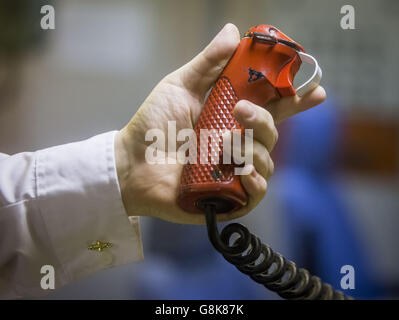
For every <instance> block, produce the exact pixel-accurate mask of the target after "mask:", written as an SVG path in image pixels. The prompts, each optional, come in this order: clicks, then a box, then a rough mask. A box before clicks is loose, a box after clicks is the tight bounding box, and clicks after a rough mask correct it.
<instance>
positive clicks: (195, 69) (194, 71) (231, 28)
mask: <svg viewBox="0 0 399 320" xmlns="http://www.w3.org/2000/svg"><path fill="white" fill-rule="evenodd" d="M239 43H240V33H239V31H238V29H237V27H236V26H235V25H234V24H231V23H228V24H226V25H225V26H224V27H223V29H222V30H221V31H220V32H219V33H218V34H217V35H216V37H215V38H214V39H213V40H212V41H211V43H210V44H209V45H208V46H207V47H206V48H205V49H204V50H203V51H202V52H200V53H199V54H198V55H197V56H196V57H195V58H194V59H192V60H191V61H190V62H188V63H187V64H185V65H184V66H183V67H181V68H180V69H178V70H177V71H176V72H175V74H174V75H173V76H176V77H178V79H177V80H179V82H180V83H181V84H182V85H183V86H184V87H185V88H187V89H188V90H190V91H192V92H194V93H196V94H199V95H200V96H205V94H206V92H207V91H208V90H209V88H210V87H211V86H212V85H213V83H214V82H215V80H216V79H217V77H218V76H219V74H220V73H221V72H222V70H223V69H224V67H225V66H226V64H227V62H228V61H229V60H230V58H231V56H232V55H233V53H234V51H235V50H236V48H237V46H238V44H239Z"/></svg>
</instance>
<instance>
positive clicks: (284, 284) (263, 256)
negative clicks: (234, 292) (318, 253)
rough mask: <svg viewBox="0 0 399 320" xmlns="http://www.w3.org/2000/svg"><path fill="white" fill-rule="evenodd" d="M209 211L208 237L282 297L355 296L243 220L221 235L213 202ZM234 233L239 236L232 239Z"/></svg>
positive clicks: (240, 268)
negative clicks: (262, 238) (276, 247)
mask: <svg viewBox="0 0 399 320" xmlns="http://www.w3.org/2000/svg"><path fill="white" fill-rule="evenodd" d="M205 214H206V224H207V228H208V237H209V240H210V241H211V243H212V245H213V246H214V247H215V249H216V250H217V251H219V252H220V253H221V254H222V255H223V257H224V258H225V259H226V260H227V261H228V262H230V263H232V264H233V265H235V266H236V267H237V269H238V270H240V271H241V272H243V273H245V274H247V275H248V276H250V277H251V278H252V279H253V280H254V281H256V282H258V283H260V284H262V285H264V286H265V287H266V288H267V289H269V290H272V291H274V292H276V293H277V294H278V295H279V296H280V297H282V298H284V299H290V300H294V299H295V300H301V299H306V300H352V299H353V298H352V297H348V296H345V295H344V293H343V292H342V291H337V290H334V289H333V288H332V286H331V285H329V284H327V283H324V282H322V281H321V280H320V278H318V277H316V276H312V275H310V273H309V271H308V270H306V269H303V268H298V267H297V266H296V264H295V263H294V262H292V261H289V260H287V259H285V258H284V257H283V256H282V255H281V254H279V253H277V252H274V251H273V250H272V249H271V248H270V247H269V246H268V245H266V244H264V243H262V242H261V241H260V240H259V238H258V237H257V236H255V235H253V234H252V233H250V232H249V231H248V229H247V228H246V227H244V226H243V225H241V224H239V223H232V224H229V225H227V226H226V227H225V228H224V229H223V230H222V232H221V234H220V235H219V231H218V229H217V223H216V212H215V207H214V206H213V205H205ZM234 234H238V235H239V237H238V238H237V239H235V240H233V241H232V237H233V235H234ZM231 242H232V243H231ZM230 243H231V244H230Z"/></svg>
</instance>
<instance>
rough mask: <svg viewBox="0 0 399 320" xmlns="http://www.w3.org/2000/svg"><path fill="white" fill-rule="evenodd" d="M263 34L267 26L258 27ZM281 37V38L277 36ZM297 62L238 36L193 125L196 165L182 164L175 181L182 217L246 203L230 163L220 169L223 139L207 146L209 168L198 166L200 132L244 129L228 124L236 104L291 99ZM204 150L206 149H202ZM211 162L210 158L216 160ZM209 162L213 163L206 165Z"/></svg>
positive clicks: (286, 52) (293, 54)
mask: <svg viewBox="0 0 399 320" xmlns="http://www.w3.org/2000/svg"><path fill="white" fill-rule="evenodd" d="M257 28H258V29H259V28H260V29H262V30H263V29H265V30H269V28H270V26H266V25H265V26H258V27H257ZM279 34H282V33H279ZM300 65H301V60H300V58H299V56H298V54H297V51H295V50H294V49H293V48H291V47H289V46H286V45H284V44H280V43H277V44H273V45H267V44H263V43H259V42H256V41H253V40H252V39H250V38H248V37H244V38H243V39H242V40H241V42H240V44H239V46H238V48H237V50H236V52H235V53H234V55H233V57H232V58H231V59H230V61H229V63H228V64H227V66H226V67H225V69H224V70H223V72H222V74H221V75H220V76H219V78H218V80H217V81H216V83H215V85H214V86H213V88H212V90H211V92H210V94H209V96H208V98H207V100H206V102H205V105H204V108H203V110H202V112H201V114H200V116H199V119H198V122H197V124H196V126H195V129H194V131H195V134H196V137H197V162H196V163H195V164H185V165H184V167H183V172H182V176H181V188H180V195H179V198H178V205H179V206H180V207H181V208H182V209H183V210H185V211H188V212H196V213H202V212H203V209H204V208H203V205H204V203H209V202H211V203H212V204H213V205H214V207H215V210H216V213H228V212H232V211H235V210H238V209H240V208H241V207H243V206H245V205H246V204H247V202H248V196H247V194H246V192H245V190H244V189H243V187H242V186H241V183H240V177H239V176H238V175H235V174H234V173H235V172H234V169H235V167H236V165H235V164H223V163H222V162H223V140H222V139H221V138H220V139H218V143H217V144H212V143H209V142H208V144H207V148H208V154H209V159H210V161H209V164H204V163H201V161H200V160H201V159H200V157H201V143H200V140H201V139H200V134H201V131H200V130H201V129H208V130H209V129H216V130H217V131H219V132H222V131H224V130H226V129H227V130H232V129H241V130H243V129H244V128H243V127H242V126H241V125H240V124H239V123H238V122H237V121H236V120H235V119H234V116H233V109H234V106H235V104H236V103H237V102H238V101H239V100H242V99H246V100H249V101H251V102H253V103H255V104H257V105H260V106H263V107H265V106H266V104H267V103H270V102H271V101H272V100H275V99H279V98H281V97H282V96H289V95H295V89H294V87H293V85H292V82H293V78H294V76H295V74H296V72H297V71H298V69H299V67H300ZM205 148H206V144H205ZM217 155H218V159H217V161H215V162H216V163H214V162H212V161H211V160H212V159H215V160H216V158H215V157H216V156H217ZM212 163H214V164H212Z"/></svg>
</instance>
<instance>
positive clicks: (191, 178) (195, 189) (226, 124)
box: [179, 76, 247, 212]
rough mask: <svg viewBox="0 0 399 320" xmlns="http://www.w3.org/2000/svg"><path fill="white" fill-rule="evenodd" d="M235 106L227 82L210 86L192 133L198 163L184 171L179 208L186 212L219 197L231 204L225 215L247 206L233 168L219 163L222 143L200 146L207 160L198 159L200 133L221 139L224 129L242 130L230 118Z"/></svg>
mask: <svg viewBox="0 0 399 320" xmlns="http://www.w3.org/2000/svg"><path fill="white" fill-rule="evenodd" d="M237 102H238V97H237V95H236V94H235V92H234V89H233V87H232V85H231V83H230V81H229V79H228V78H227V77H225V76H222V77H220V78H219V79H218V81H217V82H216V84H215V85H214V86H213V88H212V90H211V92H210V94H209V96H208V99H207V101H206V103H205V105H204V108H203V110H202V112H201V114H200V116H199V119H198V122H197V124H196V127H195V129H194V130H195V134H196V136H197V162H196V164H189V165H185V166H184V167H183V173H182V178H181V194H180V198H179V204H180V206H181V207H182V208H184V209H185V210H187V211H191V212H197V211H198V209H197V208H196V205H198V203H197V201H198V200H201V199H206V198H215V197H219V198H220V197H221V198H225V199H226V200H227V199H230V200H232V202H231V206H230V207H227V208H226V209H225V210H226V211H232V210H234V209H237V207H239V206H243V205H245V204H246V202H247V195H246V193H245V191H244V190H243V188H242V186H241V184H240V181H239V176H237V175H234V168H235V165H234V164H223V163H222V161H223V144H222V143H223V141H222V139H218V140H219V141H218V142H216V143H212V141H209V143H207V144H206V145H204V146H202V147H206V148H208V153H207V154H208V159H201V154H203V153H201V144H200V139H201V138H200V137H201V131H200V130H201V129H208V130H209V129H216V130H217V132H218V133H220V135H221V133H222V132H223V131H224V130H225V129H227V130H232V129H243V128H242V126H240V124H239V123H238V122H237V121H236V120H235V119H234V117H233V108H234V106H235V104H236V103H237ZM201 160H202V161H201ZM204 160H205V161H206V160H208V161H207V162H208V163H209V164H203V162H204ZM213 163H215V164H213ZM234 202H235V203H234ZM222 211H223V210H222ZM198 212H199V211H198Z"/></svg>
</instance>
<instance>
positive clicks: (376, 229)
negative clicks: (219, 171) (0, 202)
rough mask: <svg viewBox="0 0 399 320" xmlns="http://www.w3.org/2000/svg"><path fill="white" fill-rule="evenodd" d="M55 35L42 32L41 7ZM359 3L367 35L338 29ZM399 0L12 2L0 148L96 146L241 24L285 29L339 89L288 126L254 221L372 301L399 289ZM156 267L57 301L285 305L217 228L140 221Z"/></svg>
mask: <svg viewBox="0 0 399 320" xmlns="http://www.w3.org/2000/svg"><path fill="white" fill-rule="evenodd" d="M45 4H51V5H53V6H54V8H55V30H42V29H40V19H41V17H42V16H43V15H42V14H40V8H41V6H42V5H45ZM345 4H351V5H353V6H354V8H355V27H356V29H355V30H343V29H342V28H341V27H340V20H341V18H342V14H341V13H340V10H341V7H342V6H343V5H345ZM398 17H399V3H398V2H397V1H395V0H380V1H375V0H374V1H373V0H362V1H355V0H350V1H338V0H337V1H327V0H323V1H320V0H302V1H287V0H286V1H283V0H278V1H277V0H275V1H272V0H263V1H261V0H247V1H232V0H219V1H211V0H202V1H188V0H186V1H180V0H179V1H178V0H168V1H162V0H149V1H139V0H130V1H128V0H114V1H105V0H97V1H90V0H68V1H51V0H47V1H44V0H0V151H1V152H4V153H9V154H13V153H17V152H22V151H34V150H37V149H41V148H45V147H48V146H53V145H58V144H63V143H67V142H72V141H78V140H83V139H86V138H88V137H90V136H93V135H96V134H98V133H102V132H106V131H109V130H114V129H119V128H121V127H122V126H124V125H125V124H126V122H127V121H128V120H129V119H130V118H131V116H132V115H133V114H134V113H135V112H136V110H137V109H138V108H139V106H140V104H141V103H142V101H143V100H144V99H145V97H146V96H147V95H148V94H149V93H150V91H151V90H152V88H153V87H154V86H155V85H156V84H157V82H158V81H159V80H161V79H162V77H163V76H165V75H166V74H168V73H169V72H171V71H173V70H175V69H176V68H178V67H179V66H181V65H182V64H184V63H185V62H187V61H188V60H190V59H191V58H192V57H193V56H195V55H196V54H197V53H198V52H199V51H200V50H202V49H203V48H204V47H205V46H206V45H207V43H208V42H209V41H210V40H211V39H212V38H213V36H214V35H216V34H217V32H218V31H219V30H220V29H221V28H222V27H223V25H224V24H225V23H227V22H232V23H234V24H235V25H237V27H238V28H239V29H240V32H241V34H242V35H243V34H244V32H245V31H246V30H247V29H249V27H250V26H252V25H256V24H271V25H274V26H276V27H278V28H280V29H281V30H282V31H283V32H285V33H286V34H288V35H289V36H291V37H292V38H293V39H295V40H296V41H298V42H299V43H300V44H302V45H303V46H304V47H305V48H306V50H307V52H309V53H311V54H312V55H314V56H315V57H317V59H318V61H319V63H320V65H321V66H322V69H323V79H322V85H323V86H324V87H325V89H326V91H327V95H328V98H327V100H326V102H325V103H323V104H322V105H321V106H319V107H317V108H315V109H312V110H310V111H307V112H305V113H303V114H301V115H298V116H295V117H293V118H292V119H290V120H288V121H286V122H285V123H284V124H282V125H281V126H280V140H279V143H278V147H277V148H276V149H275V151H273V152H274V155H273V156H274V159H275V166H276V170H275V175H274V176H273V177H272V179H271V180H270V182H269V189H268V193H267V196H266V198H265V199H264V200H263V201H262V203H261V205H260V206H259V207H258V208H257V209H256V210H254V211H253V212H252V213H251V214H249V215H248V216H247V217H245V218H244V219H241V220H240V222H243V223H244V224H246V225H247V226H248V227H249V229H250V230H251V231H252V232H254V233H255V234H257V235H258V236H259V237H260V238H261V239H262V240H263V241H264V242H266V243H268V244H270V245H271V246H272V247H273V248H274V249H275V250H276V251H279V252H281V253H283V254H284V255H286V256H287V257H288V258H290V259H293V260H294V261H296V262H297V264H298V265H300V266H302V267H306V268H309V269H310V270H311V271H312V272H314V273H315V274H317V275H318V276H320V277H321V278H322V279H323V280H325V281H327V282H330V283H331V284H333V285H334V286H335V287H336V288H340V279H341V277H342V276H343V274H340V269H341V267H342V266H343V265H347V264H349V265H352V266H353V267H354V268H355V289H354V290H346V293H347V294H349V295H352V296H354V297H358V298H367V299H380V298H388V299H390V298H398V297H399V268H398V265H399V250H397V246H398V244H399V233H398V232H397V228H398V227H399V200H398V196H399V179H398V175H399V133H398V132H399V108H398V107H399V104H398V98H399V94H398V86H397V78H396V77H397V75H398V73H399V65H398V63H397V57H398V56H399V41H398V37H397V30H398V29H399V19H398ZM141 226H142V234H143V244H144V254H145V260H144V261H143V262H141V263H137V264H129V265H125V266H121V267H118V268H114V269H110V270H106V271H103V272H101V273H98V274H95V275H93V276H90V277H89V278H86V279H82V280H80V281H78V282H75V283H73V284H70V285H68V286H66V287H63V288H60V289H59V290H57V291H56V292H54V293H51V294H50V295H49V296H48V298H52V299H215V298H220V299H277V298H278V297H277V296H276V295H274V294H272V293H269V292H268V291H267V290H265V289H264V288H263V287H262V286H260V285H258V284H256V283H254V282H252V281H251V280H250V279H248V278H247V277H246V276H243V275H242V274H241V273H240V272H238V271H237V270H236V269H235V268H234V267H233V266H231V265H230V264H228V263H227V262H225V261H224V259H223V258H222V257H220V256H219V255H218V254H217V253H216V252H215V251H214V249H213V248H212V247H211V245H210V243H209V242H208V239H207V236H206V230H205V228H204V227H200V226H182V225H177V224H171V223H167V222H163V221H159V220H156V219H151V218H143V219H142V220H141Z"/></svg>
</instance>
